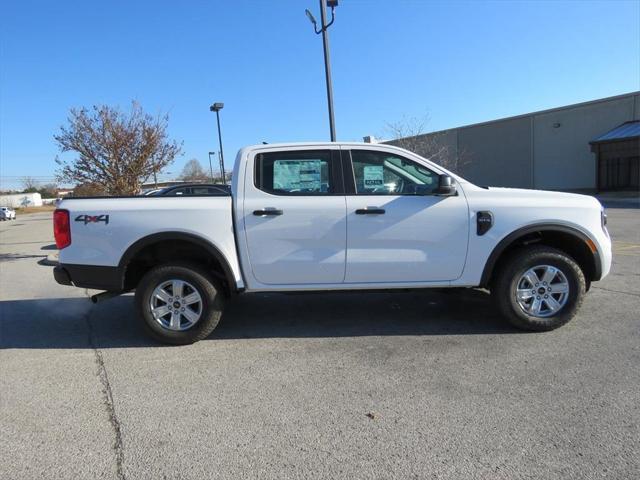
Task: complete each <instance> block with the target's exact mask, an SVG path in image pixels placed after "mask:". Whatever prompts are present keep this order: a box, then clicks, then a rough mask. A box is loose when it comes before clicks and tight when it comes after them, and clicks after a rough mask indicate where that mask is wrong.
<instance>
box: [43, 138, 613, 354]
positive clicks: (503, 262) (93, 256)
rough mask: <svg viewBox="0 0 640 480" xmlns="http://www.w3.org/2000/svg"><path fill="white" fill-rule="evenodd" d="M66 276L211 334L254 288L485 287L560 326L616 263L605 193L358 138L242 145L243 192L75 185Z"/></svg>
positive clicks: (68, 213) (63, 262)
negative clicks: (502, 182) (468, 173)
mask: <svg viewBox="0 0 640 480" xmlns="http://www.w3.org/2000/svg"><path fill="white" fill-rule="evenodd" d="M54 229H55V237H56V243H57V245H58V248H59V249H60V264H59V266H57V267H56V268H55V269H54V276H55V279H56V280H57V281H58V282H59V283H61V284H64V285H75V286H76V287H82V288H93V289H100V290H106V292H105V293H104V294H100V295H98V296H96V297H94V298H95V300H96V301H97V300H99V299H101V298H105V297H108V296H113V295H117V294H120V293H123V292H126V291H130V290H135V292H136V302H137V308H138V311H139V314H140V318H141V319H142V321H143V323H144V325H145V327H146V329H147V330H148V332H149V333H150V334H151V335H152V336H153V337H155V338H156V339H158V340H160V341H163V342H167V343H174V344H184V343H191V342H194V341H197V340H200V339H203V338H205V337H206V336H207V335H209V334H210V333H211V332H212V331H213V329H214V328H215V327H216V325H217V324H218V321H219V319H220V316H221V313H222V311H223V308H224V303H225V301H226V300H227V299H228V298H229V297H231V296H233V295H238V294H241V293H243V292H292V291H312V290H319V291H335V290H374V289H387V290H388V289H407V288H412V289H423V288H435V287H437V288H443V287H448V288H449V287H461V288H473V287H483V288H487V289H489V290H490V291H491V293H492V295H493V296H494V297H495V300H496V303H497V307H498V310H499V311H500V312H501V313H502V314H503V315H504V317H506V319H508V320H509V321H510V322H511V323H512V324H514V325H516V326H517V327H520V328H523V329H527V330H550V329H554V328H556V327H559V326H561V325H563V324H565V323H567V322H568V321H569V320H570V319H571V318H572V317H573V316H574V315H575V314H576V312H577V311H578V308H579V307H580V304H581V303H582V300H583V298H584V295H585V292H586V291H587V290H588V289H589V287H590V285H591V282H594V281H597V280H600V279H602V278H603V277H604V276H606V275H607V274H608V273H609V269H610V266H611V240H610V238H609V234H608V232H607V228H606V216H605V214H604V210H603V208H602V206H601V205H600V203H599V202H598V201H597V200H596V199H595V198H593V197H589V196H584V195H576V194H569V193H557V192H544V191H535V190H521V189H509V188H487V187H479V186H476V185H473V184H472V183H470V182H468V181H466V180H464V179H463V178H461V177H459V176H457V175H455V174H453V173H451V172H449V171H447V170H445V169H444V168H442V167H440V166H439V165H437V164H435V163H432V162H430V161H429V160H426V159H424V158H421V157H419V156H417V155H415V154H413V153H411V152H409V151H406V150H403V149H400V148H396V147H392V146H388V145H371V144H361V143H307V144H281V145H258V146H252V147H246V148H243V149H241V150H240V152H239V153H238V155H237V157H236V163H235V168H234V172H233V184H232V187H231V192H230V193H229V194H227V195H223V196H220V195H218V194H217V195H213V196H199V197H192V196H148V197H122V198H108V199H106V198H102V199H100V198H93V199H82V198H77V199H76V198H68V199H64V200H63V201H62V203H61V204H60V208H59V209H58V210H56V212H55V213H54Z"/></svg>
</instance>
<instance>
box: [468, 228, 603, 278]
mask: <svg viewBox="0 0 640 480" xmlns="http://www.w3.org/2000/svg"><path fill="white" fill-rule="evenodd" d="M534 243H540V244H543V245H549V246H552V247H556V248H558V249H560V250H562V251H564V252H565V253H567V254H568V255H570V256H571V257H572V258H573V259H574V260H575V261H576V262H577V263H578V265H579V266H580V268H581V269H582V271H583V273H584V274H585V277H586V278H587V281H588V282H591V281H597V280H599V279H600V278H601V277H602V263H601V261H600V253H599V252H598V249H597V248H596V245H595V243H594V242H593V240H591V239H590V238H589V237H588V236H587V235H586V234H585V233H584V232H582V231H580V230H578V229H577V228H574V227H570V226H567V225H557V224H546V223H545V224H536V225H527V226H525V227H521V228H519V229H517V230H514V231H513V232H511V233H510V234H508V235H507V236H505V237H504V238H503V239H502V240H500V242H498V244H497V245H496V246H495V247H494V249H493V251H492V252H491V254H490V255H489V258H488V259H487V262H486V263H485V266H484V269H483V271H482V277H481V280H480V286H482V287H488V286H490V284H491V281H492V279H493V274H494V273H495V272H496V270H497V267H498V266H499V264H500V261H501V260H502V259H504V258H505V256H506V254H507V253H509V252H511V251H513V250H514V249H515V248H518V247H521V246H526V245H530V244H534Z"/></svg>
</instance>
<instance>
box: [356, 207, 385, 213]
mask: <svg viewBox="0 0 640 480" xmlns="http://www.w3.org/2000/svg"><path fill="white" fill-rule="evenodd" d="M384 213H385V209H384V208H377V207H367V208H359V209H358V210H356V215H382V214H384Z"/></svg>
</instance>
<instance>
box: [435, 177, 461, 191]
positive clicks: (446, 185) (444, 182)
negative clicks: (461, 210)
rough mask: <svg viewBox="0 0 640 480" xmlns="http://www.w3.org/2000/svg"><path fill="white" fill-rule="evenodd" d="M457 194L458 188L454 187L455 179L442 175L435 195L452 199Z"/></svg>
mask: <svg viewBox="0 0 640 480" xmlns="http://www.w3.org/2000/svg"><path fill="white" fill-rule="evenodd" d="M457 194H458V192H457V191H456V187H455V185H453V179H452V178H451V177H450V176H449V175H446V174H443V175H440V177H438V187H437V188H436V189H434V190H433V195H438V196H440V197H452V196H454V195H457Z"/></svg>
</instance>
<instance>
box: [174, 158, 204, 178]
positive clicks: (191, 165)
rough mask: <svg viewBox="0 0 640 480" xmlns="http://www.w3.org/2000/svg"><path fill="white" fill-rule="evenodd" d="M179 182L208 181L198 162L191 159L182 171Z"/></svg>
mask: <svg viewBox="0 0 640 480" xmlns="http://www.w3.org/2000/svg"><path fill="white" fill-rule="evenodd" d="M180 180H184V181H186V182H206V181H207V180H209V175H207V173H206V172H205V171H204V169H203V168H202V165H201V164H200V162H199V161H198V160H197V159H196V158H192V159H191V160H189V161H188V162H187V163H186V164H185V166H184V168H183V169H182V173H181V174H180Z"/></svg>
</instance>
